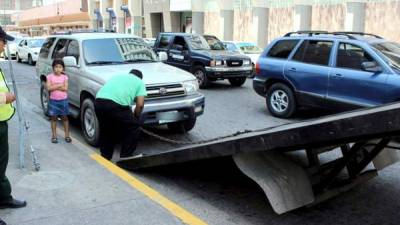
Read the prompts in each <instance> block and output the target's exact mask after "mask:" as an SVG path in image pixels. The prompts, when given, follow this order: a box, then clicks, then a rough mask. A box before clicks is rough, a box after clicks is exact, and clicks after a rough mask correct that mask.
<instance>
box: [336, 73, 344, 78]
mask: <svg viewBox="0 0 400 225" xmlns="http://www.w3.org/2000/svg"><path fill="white" fill-rule="evenodd" d="M335 77H337V78H342V77H343V75H342V74H340V73H336V74H335Z"/></svg>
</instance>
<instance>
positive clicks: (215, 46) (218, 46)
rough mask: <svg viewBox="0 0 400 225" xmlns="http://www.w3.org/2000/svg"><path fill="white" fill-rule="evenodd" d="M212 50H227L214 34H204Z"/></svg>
mask: <svg viewBox="0 0 400 225" xmlns="http://www.w3.org/2000/svg"><path fill="white" fill-rule="evenodd" d="M204 38H205V39H206V41H207V43H208V45H209V46H210V48H211V50H226V49H225V46H224V44H223V43H222V42H221V41H220V40H218V39H217V38H216V37H213V36H204Z"/></svg>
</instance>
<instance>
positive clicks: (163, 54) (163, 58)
mask: <svg viewBox="0 0 400 225" xmlns="http://www.w3.org/2000/svg"><path fill="white" fill-rule="evenodd" d="M158 58H159V59H160V61H161V62H164V61H167V60H168V55H167V53H166V52H159V53H158Z"/></svg>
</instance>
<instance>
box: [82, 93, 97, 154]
mask: <svg viewBox="0 0 400 225" xmlns="http://www.w3.org/2000/svg"><path fill="white" fill-rule="evenodd" d="M81 127H82V133H83V137H84V138H85V140H86V142H87V143H89V144H90V145H92V146H94V147H97V146H98V145H99V139H100V126H99V121H98V120H97V116H96V113H95V109H94V102H93V99H91V98H86V99H85V100H83V102H82V104H81Z"/></svg>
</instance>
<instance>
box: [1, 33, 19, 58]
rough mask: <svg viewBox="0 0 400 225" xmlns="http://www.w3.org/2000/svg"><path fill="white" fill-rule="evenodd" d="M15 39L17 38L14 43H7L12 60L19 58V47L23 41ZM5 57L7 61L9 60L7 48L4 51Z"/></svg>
mask: <svg viewBox="0 0 400 225" xmlns="http://www.w3.org/2000/svg"><path fill="white" fill-rule="evenodd" d="M14 38H15V39H14V41H8V42H7V45H8V48H9V49H10V56H11V59H15V57H16V56H17V46H18V44H19V43H20V42H21V40H22V37H18V36H14ZM3 57H4V58H5V59H8V51H7V48H5V49H4V53H3Z"/></svg>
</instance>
